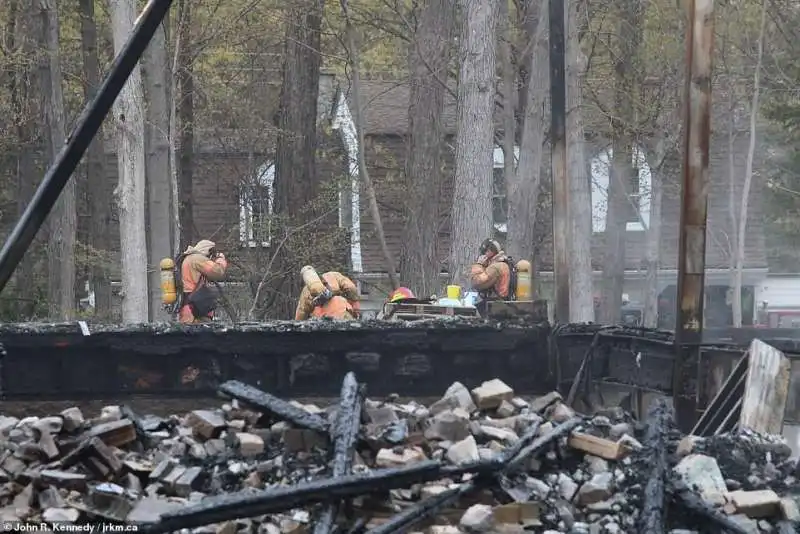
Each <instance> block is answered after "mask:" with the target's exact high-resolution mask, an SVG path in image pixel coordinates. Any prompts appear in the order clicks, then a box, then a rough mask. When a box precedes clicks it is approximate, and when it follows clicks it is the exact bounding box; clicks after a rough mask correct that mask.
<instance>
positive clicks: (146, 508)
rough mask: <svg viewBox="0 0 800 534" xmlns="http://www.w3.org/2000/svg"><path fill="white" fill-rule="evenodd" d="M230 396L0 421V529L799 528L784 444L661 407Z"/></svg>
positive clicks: (471, 531)
mask: <svg viewBox="0 0 800 534" xmlns="http://www.w3.org/2000/svg"><path fill="white" fill-rule="evenodd" d="M220 392H221V393H222V394H224V395H226V396H228V397H229V398H230V399H231V400H229V401H228V402H227V403H226V404H224V405H223V406H222V407H221V408H220V409H199V410H195V411H192V412H190V413H188V414H184V415H180V416H178V415H174V416H171V417H168V418H159V417H155V416H139V415H137V414H135V413H133V412H132V411H131V410H130V409H128V408H127V407H124V406H123V407H120V406H107V407H105V408H104V409H103V410H102V412H101V413H100V414H99V415H98V416H97V417H95V418H93V419H86V418H85V417H84V414H82V413H81V411H80V410H79V409H78V408H69V409H67V410H64V411H63V412H61V413H60V414H58V415H54V416H50V417H42V418H37V417H27V418H24V419H21V420H19V419H16V418H12V417H5V416H0V440H1V442H0V448H1V449H2V453H1V455H0V482H1V483H2V486H0V519H2V521H3V522H9V521H29V522H32V523H37V524H38V523H40V522H48V523H61V522H67V523H84V522H98V521H104V522H108V521H112V522H119V523H137V524H138V526H139V527H140V530H144V531H150V532H154V533H156V532H172V531H180V530H183V531H184V532H197V533H209V534H212V533H213V534H235V533H236V532H248V533H250V532H252V533H256V532H257V533H259V534H301V533H306V532H308V533H311V532H314V534H328V533H330V532H334V531H337V530H335V529H336V527H337V524H338V526H339V528H341V530H338V531H337V532H364V531H366V532H372V533H382V534H389V533H392V532H427V533H430V534H460V533H467V534H478V533H509V534H511V533H521V532H546V533H555V532H565V533H575V534H586V533H591V534H603V533H610V534H613V533H623V532H672V533H673V534H688V533H689V532H708V531H719V529H720V528H725V529H727V530H728V531H729V532H752V533H754V534H755V533H759V532H794V530H791V529H793V528H794V527H793V526H792V525H797V524H798V520H800V510H798V504H800V483H799V482H798V480H797V479H796V478H795V464H794V462H793V461H790V460H789V449H788V447H787V446H786V445H785V444H784V443H783V442H781V441H780V440H779V439H777V438H773V437H769V436H758V435H756V434H753V433H750V432H741V433H739V434H737V435H726V436H716V437H713V438H708V439H702V438H696V437H683V436H681V435H679V433H677V432H676V431H675V430H674V429H672V428H671V424H670V419H669V416H670V415H671V413H670V412H669V411H668V409H667V408H666V404H665V403H664V402H663V401H661V404H660V405H658V406H656V409H654V410H653V414H654V415H652V418H648V421H646V422H637V421H635V420H634V419H633V418H632V417H631V416H630V415H628V414H626V413H625V412H624V411H623V410H622V409H621V408H609V409H605V410H602V411H600V412H598V413H596V414H593V415H592V416H584V415H580V414H576V413H575V411H574V410H573V409H572V408H570V407H569V406H568V405H567V404H566V403H565V402H564V399H562V397H561V395H560V394H558V393H556V392H553V393H550V394H548V395H545V396H543V397H539V398H535V399H527V400H526V399H522V398H519V397H516V396H515V394H514V391H513V390H512V388H511V387H509V386H508V385H506V384H505V383H503V382H502V381H501V380H498V379H495V380H490V381H487V382H485V383H483V384H482V385H480V386H478V387H476V388H474V389H472V390H469V389H468V388H466V387H465V386H464V385H462V384H460V383H458V382H456V383H454V384H453V385H452V386H451V387H450V388H449V389H448V390H447V391H446V392H445V394H444V395H443V396H442V398H441V399H440V400H438V401H436V402H434V403H433V404H431V405H430V406H424V405H422V404H419V403H416V402H407V403H401V402H399V400H398V398H397V397H390V398H388V399H385V400H382V401H378V400H371V399H366V398H364V388H363V386H362V385H360V384H358V383H357V381H356V379H355V376H354V375H353V374H352V373H350V374H348V376H347V377H346V378H345V380H344V383H343V386H342V398H341V401H340V402H339V403H338V404H333V405H331V406H326V407H323V406H316V405H311V404H301V403H299V402H295V401H292V402H287V401H284V400H282V399H278V398H276V397H274V396H272V395H269V394H268V393H265V392H263V391H260V390H257V389H255V388H252V387H250V386H246V385H244V384H242V383H239V382H233V381H232V382H226V383H225V384H223V385H222V386H220ZM659 418H660V419H659ZM648 525H649V526H648ZM184 529H185V530H184ZM714 529H716V530H714ZM787 529H789V530H787Z"/></svg>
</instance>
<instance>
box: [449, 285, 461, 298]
mask: <svg viewBox="0 0 800 534" xmlns="http://www.w3.org/2000/svg"><path fill="white" fill-rule="evenodd" d="M447 298H449V299H455V300H458V299H460V298H461V286H447Z"/></svg>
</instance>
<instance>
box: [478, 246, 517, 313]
mask: <svg viewBox="0 0 800 534" xmlns="http://www.w3.org/2000/svg"><path fill="white" fill-rule="evenodd" d="M470 282H471V283H472V289H473V290H475V291H477V292H478V293H479V295H480V296H481V299H483V300H507V299H508V298H509V293H510V292H511V267H510V266H509V264H508V262H507V258H506V254H505V252H503V250H502V249H501V248H500V243H498V242H497V241H495V240H494V239H487V240H485V241H484V242H483V243H482V244H481V248H480V256H478V259H476V260H475V263H474V264H473V265H472V268H471V269H470Z"/></svg>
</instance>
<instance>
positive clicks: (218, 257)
mask: <svg viewBox="0 0 800 534" xmlns="http://www.w3.org/2000/svg"><path fill="white" fill-rule="evenodd" d="M178 269H179V272H180V282H181V303H180V308H179V311H178V320H179V321H180V322H181V323H183V324H192V323H205V322H208V321H210V320H212V319H213V318H214V310H215V309H216V307H217V298H218V296H219V292H218V290H216V288H212V287H209V283H210V282H219V281H221V280H223V279H224V278H225V271H226V270H227V269H228V260H226V259H225V255H224V254H222V253H221V252H217V250H216V245H215V244H214V242H213V241H209V240H208V239H203V240H201V241H198V242H197V244H196V245H194V246H193V247H188V248H187V249H186V250H185V251H184V252H183V254H181V255H180V257H179V265H178Z"/></svg>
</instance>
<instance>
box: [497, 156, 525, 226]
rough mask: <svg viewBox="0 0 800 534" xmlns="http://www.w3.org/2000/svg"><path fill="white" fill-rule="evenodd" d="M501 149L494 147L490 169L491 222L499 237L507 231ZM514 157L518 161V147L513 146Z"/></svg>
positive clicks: (503, 162) (506, 209)
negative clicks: (491, 168) (492, 163)
mask: <svg viewBox="0 0 800 534" xmlns="http://www.w3.org/2000/svg"><path fill="white" fill-rule="evenodd" d="M503 156H504V155H503V149H502V148H499V147H497V148H495V149H494V153H493V160H494V165H493V167H494V169H493V171H492V222H493V223H494V229H495V231H496V232H497V233H499V234H500V236H501V237H505V234H506V233H507V232H508V197H507V196H506V177H505V172H504V170H505V169H504V168H503V166H504V165H505V158H504V157H503ZM514 158H515V159H516V160H517V161H515V162H514V163H517V162H519V147H517V146H515V147H514Z"/></svg>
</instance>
